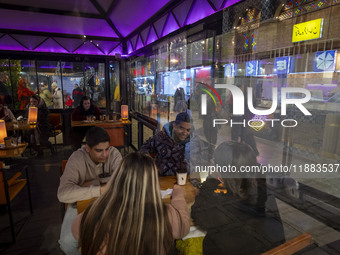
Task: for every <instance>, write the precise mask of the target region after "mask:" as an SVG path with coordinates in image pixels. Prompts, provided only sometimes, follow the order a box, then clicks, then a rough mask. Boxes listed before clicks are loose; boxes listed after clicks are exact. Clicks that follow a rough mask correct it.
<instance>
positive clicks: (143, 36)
mask: <svg viewBox="0 0 340 255" xmlns="http://www.w3.org/2000/svg"><path fill="white" fill-rule="evenodd" d="M149 31H150V27H147V28H145V29H144V30H143V31H142V32H141V33H140V35H141V36H142V40H143V43H144V44H145V43H146V40H147V39H148V35H149Z"/></svg>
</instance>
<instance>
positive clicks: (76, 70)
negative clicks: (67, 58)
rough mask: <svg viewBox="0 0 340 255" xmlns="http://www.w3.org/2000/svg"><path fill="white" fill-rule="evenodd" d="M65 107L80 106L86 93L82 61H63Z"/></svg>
mask: <svg viewBox="0 0 340 255" xmlns="http://www.w3.org/2000/svg"><path fill="white" fill-rule="evenodd" d="M61 69H62V76H63V92H64V105H65V108H70V107H72V108H76V107H78V106H79V103H80V100H81V98H82V97H83V96H84V95H85V93H84V65H83V63H82V62H61Z"/></svg>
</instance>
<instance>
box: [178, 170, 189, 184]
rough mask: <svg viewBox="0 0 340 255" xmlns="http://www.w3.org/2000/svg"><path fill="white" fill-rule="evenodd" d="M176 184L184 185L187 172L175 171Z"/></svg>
mask: <svg viewBox="0 0 340 255" xmlns="http://www.w3.org/2000/svg"><path fill="white" fill-rule="evenodd" d="M176 175H177V184H178V185H185V184H186V182H187V175H188V174H187V173H177V174H176Z"/></svg>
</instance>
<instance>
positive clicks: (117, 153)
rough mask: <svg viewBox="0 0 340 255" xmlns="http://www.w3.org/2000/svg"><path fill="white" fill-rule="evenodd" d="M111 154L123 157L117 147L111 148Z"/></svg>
mask: <svg viewBox="0 0 340 255" xmlns="http://www.w3.org/2000/svg"><path fill="white" fill-rule="evenodd" d="M109 152H110V154H111V155H113V156H115V155H120V156H121V153H120V151H119V150H118V149H117V148H116V147H113V146H110V148H109Z"/></svg>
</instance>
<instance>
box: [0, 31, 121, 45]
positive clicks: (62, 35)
mask: <svg viewBox="0 0 340 255" xmlns="http://www.w3.org/2000/svg"><path fill="white" fill-rule="evenodd" d="M0 33H5V34H21V35H37V36H49V37H60V38H71V39H84V36H83V35H75V34H62V33H51V32H39V31H27V30H16V29H3V28H0ZM86 39H89V40H100V41H112V42H120V41H121V40H120V39H119V38H116V37H104V36H90V35H89V36H86Z"/></svg>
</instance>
